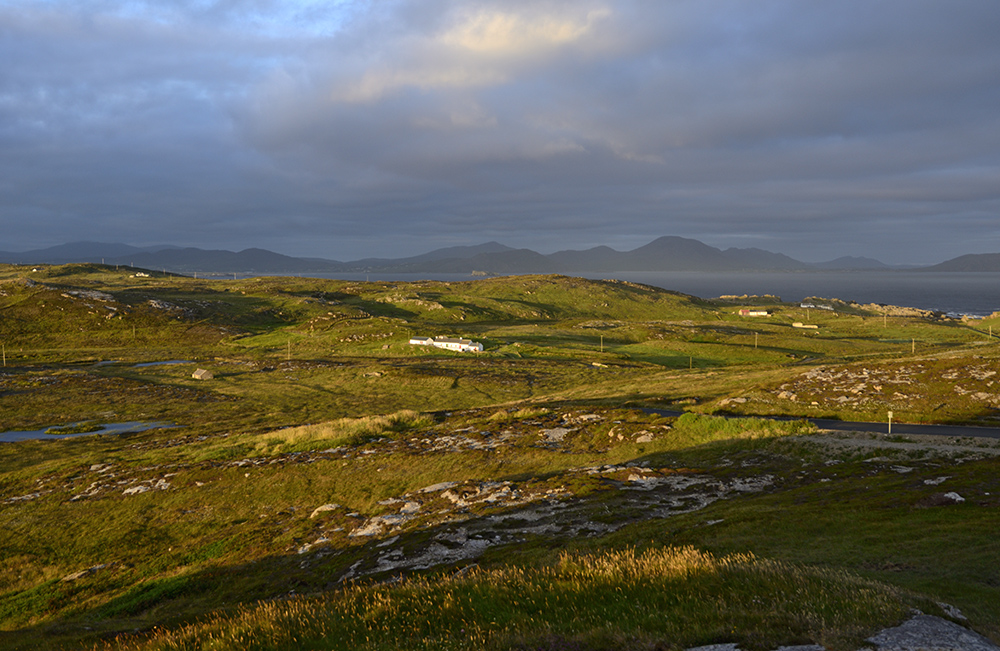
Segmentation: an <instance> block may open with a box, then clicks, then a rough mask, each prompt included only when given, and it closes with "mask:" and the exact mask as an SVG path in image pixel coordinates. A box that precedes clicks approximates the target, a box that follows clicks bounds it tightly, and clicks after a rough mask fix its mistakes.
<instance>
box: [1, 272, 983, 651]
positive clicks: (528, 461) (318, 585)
mask: <svg viewBox="0 0 1000 651" xmlns="http://www.w3.org/2000/svg"><path fill="white" fill-rule="evenodd" d="M135 272H136V270H134V269H131V268H129V269H125V268H122V269H115V268H110V267H103V266H100V265H67V266H62V267H43V268H41V270H40V271H37V272H31V271H30V270H29V269H28V268H25V267H15V266H5V267H0V343H2V346H3V363H4V366H3V367H2V368H0V431H12V430H36V429H41V430H49V431H50V432H51V433H52V434H56V435H57V436H58V438H57V439H56V440H44V441H42V440H36V441H22V442H19V443H0V530H2V531H3V532H4V535H3V536H2V537H0V559H2V562H3V567H4V571H3V572H2V573H0V646H2V647H3V648H11V649H32V648H37V647H38V644H39V640H44V641H45V646H46V647H47V648H81V647H82V648H98V649H107V648H115V649H129V650H132V649H135V650H138V649H203V648H213V649H230V648H232V649H247V648H259V649H303V648H310V649H339V648H344V649H348V648H350V649H356V648H407V649H482V648H495V649H507V648H523V649H528V648H532V649H535V648H545V649H564V648H573V649H634V648H671V649H674V648H676V649H683V648H686V647H690V646H697V645H700V644H710V643H717V642H738V643H739V644H740V645H741V648H744V649H748V650H749V649H772V648H775V647H776V646H778V645H781V644H804V643H810V642H813V643H821V644H824V645H825V646H827V647H828V648H830V649H856V648H858V646H859V645H860V644H861V643H862V642H863V640H864V638H865V637H866V636H867V635H870V634H871V633H873V632H875V631H876V630H878V629H879V628H882V627H884V626H887V625H891V624H893V623H897V622H899V621H901V620H902V618H903V617H904V616H905V614H906V612H907V609H908V608H912V607H917V608H920V609H922V610H924V611H925V612H931V613H934V614H943V612H944V611H942V610H941V607H940V606H939V605H938V602H946V603H948V604H951V605H954V606H956V607H958V608H960V609H961V610H962V611H963V612H964V613H965V614H966V615H967V616H968V617H969V620H970V622H971V625H972V626H973V628H975V629H976V630H978V631H979V632H981V633H983V634H986V635H988V636H990V637H992V638H993V639H994V640H1000V574H998V570H997V568H1000V550H998V548H997V546H996V544H995V542H994V540H995V531H996V530H997V528H998V525H1000V516H998V515H997V514H998V513H1000V510H998V506H1000V479H998V477H1000V474H998V473H997V472H996V468H997V460H996V459H997V455H998V454H1000V449H998V445H997V444H993V443H992V442H991V441H988V440H983V441H958V442H950V441H945V442H942V441H924V440H915V439H914V440H911V439H906V438H905V437H896V438H888V437H883V438H878V437H868V438H864V437H861V438H857V439H856V440H855V439H851V440H846V439H844V440H841V439H838V438H837V437H833V436H832V435H829V434H824V433H820V432H817V431H816V430H815V428H814V427H813V426H811V425H809V424H808V423H805V422H804V421H799V420H795V418H797V417H807V416H808V417H825V418H839V419H843V420H883V419H884V416H885V413H886V411H888V410H893V411H894V414H895V415H896V419H897V422H900V421H902V422H926V423H955V424H979V425H988V424H991V423H994V422H996V419H997V417H998V415H1000V412H998V409H1000V375H997V370H1000V369H997V356H998V354H1000V349H998V348H997V346H996V344H995V340H993V339H991V338H990V337H989V328H990V326H992V325H997V324H994V323H993V321H992V320H982V321H956V320H951V319H944V318H936V317H928V316H884V315H882V314H877V313H867V312H865V311H863V310H861V309H859V308H858V307H857V306H851V305H838V309H837V310H836V311H819V310H811V311H809V312H808V313H807V312H806V310H804V309H802V308H800V307H798V306H797V305H789V304H782V303H777V302H774V303H765V304H763V305H760V304H755V305H754V307H755V309H767V310H768V311H769V312H770V313H771V315H770V316H768V317H741V316H740V315H739V314H738V310H739V308H740V307H742V305H740V304H736V303H733V302H730V301H716V302H713V301H706V300H702V299H698V298H694V297H690V296H686V295H682V294H676V293H672V292H667V291H663V290H659V289H656V288H652V287H646V286H641V285H636V284H632V283H624V282H615V281H591V280H584V279H579V278H569V277H562V276H523V277H509V278H489V279H483V280H476V281H470V282H463V283H455V282H452V283H444V282H431V281H425V282H419V283H360V282H348V281H337V280H320V279H305V278H257V279H246V280H234V281H230V280H211V281H206V280H197V279H192V278H185V277H179V276H169V275H164V274H159V273H153V272H150V276H148V277H143V276H135V275H134V274H135ZM796 322H799V323H808V324H811V325H817V326H818V327H817V328H815V329H804V328H799V327H794V326H793V323H796ZM416 335H421V336H436V335H448V336H462V337H467V338H471V339H474V340H476V341H479V342H482V343H483V344H484V346H485V351H484V352H483V353H480V354H462V353H452V352H448V351H443V350H438V349H429V348H427V347H422V346H420V347H418V346H411V345H409V344H408V340H409V338H410V337H411V336H416ZM199 368H202V369H206V370H209V371H211V372H212V373H213V374H214V378H213V379H211V380H197V379H194V378H193V377H192V374H193V372H194V371H195V370H196V369H199ZM995 369H996V370H995ZM644 408H654V409H670V410H678V411H681V410H682V411H685V412H687V413H686V414H685V415H683V416H681V417H679V418H677V417H673V416H671V417H662V416H659V415H656V413H651V412H645V411H643V409H644ZM719 415H727V416H730V418H721V417H719ZM770 415H781V416H789V417H792V420H789V421H781V422H775V421H769V420H763V419H761V418H759V417H761V416H770ZM733 416H739V418H733ZM132 421H139V422H148V423H153V422H157V423H168V424H169V425H170V426H169V427H154V428H152V429H147V430H145V431H139V432H133V433H127V434H107V435H105V434H99V433H98V434H87V433H85V432H84V431H83V430H93V429H96V428H98V427H101V426H103V425H105V424H114V423H123V422H132ZM862 438H864V440H861V439H862ZM942 478H943V479H942ZM946 493H956V494H959V495H961V496H962V500H963V501H961V502H958V501H955V500H952V499H949V498H946V497H943V496H944V495H945V494H946Z"/></svg>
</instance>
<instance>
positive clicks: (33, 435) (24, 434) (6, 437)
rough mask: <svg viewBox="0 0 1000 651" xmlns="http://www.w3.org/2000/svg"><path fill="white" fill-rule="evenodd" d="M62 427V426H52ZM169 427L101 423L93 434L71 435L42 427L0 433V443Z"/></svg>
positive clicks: (136, 423) (155, 423) (129, 423)
mask: <svg viewBox="0 0 1000 651" xmlns="http://www.w3.org/2000/svg"><path fill="white" fill-rule="evenodd" d="M53 427H62V426H58V425H57V426H53ZM169 427H177V425H175V424H173V423H164V422H158V421H152V422H151V421H130V422H128V423H102V424H101V428H100V429H98V430H95V431H93V432H78V433H73V434H49V433H48V430H50V429H52V427H43V428H42V429H36V430H27V431H21V432H18V431H9V432H0V443H14V442H16V441H29V440H41V441H55V440H59V439H65V438H70V437H73V436H87V435H90V434H133V433H135V432H145V431H146V430H148V429H157V428H160V429H164V428H169Z"/></svg>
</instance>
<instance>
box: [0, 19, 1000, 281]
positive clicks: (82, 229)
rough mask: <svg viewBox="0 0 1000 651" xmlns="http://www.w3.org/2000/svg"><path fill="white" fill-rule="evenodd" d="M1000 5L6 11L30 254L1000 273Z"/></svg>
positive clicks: (6, 183) (8, 186)
mask: <svg viewBox="0 0 1000 651" xmlns="http://www.w3.org/2000/svg"><path fill="white" fill-rule="evenodd" d="M997 33H1000V4H998V3H996V2H995V1H992V0H978V1H977V0H963V1H962V2H959V3H946V2H939V1H935V2H931V1H927V0H886V1H879V2H872V1H871V0H843V1H841V2H838V3H803V2H796V1H795V0H784V1H775V0H759V1H756V2H745V1H736V0H698V1H685V0H679V1H671V2H652V1H643V0H606V1H600V0H572V1H566V2H556V1H549V2H546V1H539V0H532V1H531V2H527V1H521V0H505V1H503V2H489V1H484V2H459V1H454V0H419V1H417V0H395V1H392V0H390V1H384V2H366V1H362V0H353V1H344V2H339V3H330V2H294V3H293V2H272V1H268V0H243V1H241V0H230V1H225V2H223V1H219V2H210V1H198V2H196V1H193V0H191V1H188V2H172V3H169V4H168V3H160V2H128V3H122V2H102V1H88V2H70V1H60V0H52V1H49V2H39V1H30V2H27V1H18V0H7V1H4V0H0V61H3V62H4V63H3V64H0V220H2V223H3V225H4V227H5V228H4V231H5V234H6V238H5V239H6V244H5V246H4V247H3V248H5V249H8V250H10V249H17V248H20V249H29V248H40V247H44V246H51V245H53V244H59V243H61V242H66V241H72V240H80V239H92V240H93V239H97V240H105V241H128V242H130V243H133V244H137V245H141V244H146V243H160V242H171V243H175V244H179V245H192V246H201V247H206V248H211V247H218V248H228V249H240V248H244V247H251V246H262V247H266V248H269V249H272V250H277V251H281V252H283V253H287V254H289V255H315V256H323V257H328V258H338V259H356V258H359V257H363V256H383V257H394V256H404V255H409V254H415V253H420V252H422V251H426V250H429V249H432V248H435V247H439V246H450V245H460V244H476V243H479V242H485V241H488V240H498V241H501V242H504V243H505V244H508V245H510V246H515V247H518V246H525V247H531V248H533V249H535V250H538V251H543V252H552V251H557V250H561V249H569V248H584V247H587V246H591V245H593V244H594V243H595V242H603V243H606V244H608V245H610V246H612V247H614V248H617V249H630V248H634V247H636V246H639V245H641V244H643V243H645V242H648V241H650V240H651V239H653V238H655V237H658V236H661V235H679V236H684V237H692V238H696V239H699V240H702V241H704V242H707V243H709V244H711V245H713V246H718V247H729V246H737V247H748V246H757V247H761V248H765V249H768V250H771V251H779V252H782V253H785V254H788V255H792V256H793V257H796V258H798V259H803V260H824V259H831V258H834V257H837V256H840V255H866V256H872V257H876V258H879V259H881V260H883V261H885V262H890V263H920V262H924V263H933V262H939V261H942V260H945V259H948V258H951V257H954V256H957V255H961V254H964V253H980V252H990V251H1000V113H998V112H997V111H996V108H995V107H996V106H998V105H1000V39H997V38H996V34H997Z"/></svg>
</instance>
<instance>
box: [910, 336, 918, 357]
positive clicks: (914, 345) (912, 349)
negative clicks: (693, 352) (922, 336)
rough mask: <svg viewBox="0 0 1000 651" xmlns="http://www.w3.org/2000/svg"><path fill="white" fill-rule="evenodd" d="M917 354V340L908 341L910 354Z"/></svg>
mask: <svg viewBox="0 0 1000 651" xmlns="http://www.w3.org/2000/svg"><path fill="white" fill-rule="evenodd" d="M915 352H917V340H916V339H910V354H913V353H915Z"/></svg>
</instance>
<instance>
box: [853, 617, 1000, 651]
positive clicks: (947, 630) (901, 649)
mask: <svg viewBox="0 0 1000 651" xmlns="http://www.w3.org/2000/svg"><path fill="white" fill-rule="evenodd" d="M867 641H868V642H871V643H872V644H874V645H875V646H876V648H877V649H878V651H1000V647H998V646H997V645H995V644H993V643H992V642H991V641H989V640H988V639H986V638H985V637H983V636H982V635H979V634H978V633H976V632H974V631H970V630H969V629H967V628H965V627H963V626H959V625H958V624H955V623H954V622H949V621H948V620H946V619H941V618H940V617H933V616H931V615H924V614H919V615H915V616H914V617H913V618H912V619H910V620H909V621H906V622H904V623H903V624H901V625H900V626H897V627H895V628H888V629H885V630H883V631H881V632H879V633H878V634H876V635H873V636H872V637H870V638H868V640H867Z"/></svg>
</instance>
